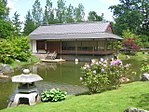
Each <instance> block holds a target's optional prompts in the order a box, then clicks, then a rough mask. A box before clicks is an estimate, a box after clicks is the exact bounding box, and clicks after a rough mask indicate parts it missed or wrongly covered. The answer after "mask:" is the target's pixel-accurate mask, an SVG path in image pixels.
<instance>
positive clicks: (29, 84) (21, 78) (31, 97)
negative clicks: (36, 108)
mask: <svg viewBox="0 0 149 112" xmlns="http://www.w3.org/2000/svg"><path fill="white" fill-rule="evenodd" d="M40 80H43V79H42V78H41V77H40V76H39V75H37V74H32V73H30V70H29V69H24V70H23V74H21V75H17V76H13V77H12V82H18V83H19V86H18V89H17V93H16V94H15V96H14V99H13V100H12V101H11V102H10V103H9V105H8V107H15V106H17V105H19V104H28V105H34V104H36V103H37V102H38V101H39V100H40V96H39V93H38V90H37V88H36V86H35V82H36V81H40Z"/></svg>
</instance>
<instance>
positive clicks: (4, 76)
mask: <svg viewBox="0 0 149 112" xmlns="http://www.w3.org/2000/svg"><path fill="white" fill-rule="evenodd" d="M8 77H9V76H7V75H4V74H3V73H0V78H8Z"/></svg>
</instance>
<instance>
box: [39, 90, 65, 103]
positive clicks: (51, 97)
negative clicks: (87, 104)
mask: <svg viewBox="0 0 149 112" xmlns="http://www.w3.org/2000/svg"><path fill="white" fill-rule="evenodd" d="M66 95H67V92H66V91H62V90H60V89H58V88H53V89H51V90H45V91H43V92H42V93H41V101H42V102H48V101H51V102H57V101H61V100H64V99H65V98H66Z"/></svg>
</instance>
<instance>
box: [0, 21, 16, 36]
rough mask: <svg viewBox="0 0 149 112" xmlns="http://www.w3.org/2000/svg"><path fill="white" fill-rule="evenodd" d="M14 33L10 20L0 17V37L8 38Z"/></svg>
mask: <svg viewBox="0 0 149 112" xmlns="http://www.w3.org/2000/svg"><path fill="white" fill-rule="evenodd" d="M11 35H15V29H14V27H13V25H12V23H11V22H10V21H7V20H3V19H0V38H4V39H6V38H8V37H9V36H11Z"/></svg>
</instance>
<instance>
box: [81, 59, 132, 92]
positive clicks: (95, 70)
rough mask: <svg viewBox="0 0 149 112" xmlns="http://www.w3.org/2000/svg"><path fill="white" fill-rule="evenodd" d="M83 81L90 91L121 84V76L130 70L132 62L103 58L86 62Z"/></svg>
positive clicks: (102, 89)
mask: <svg viewBox="0 0 149 112" xmlns="http://www.w3.org/2000/svg"><path fill="white" fill-rule="evenodd" d="M81 70H82V73H83V74H84V75H83V76H82V77H80V80H81V82H82V83H83V84H84V85H85V86H87V87H88V89H89V92H90V93H97V92H102V91H104V90H107V89H112V88H117V87H119V86H120V78H122V77H125V75H126V74H127V72H130V71H131V69H130V64H126V65H123V63H122V61H121V60H118V59H117V60H113V61H109V60H103V59H101V60H100V61H99V62H96V63H91V64H85V65H84V66H83V67H81Z"/></svg>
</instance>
